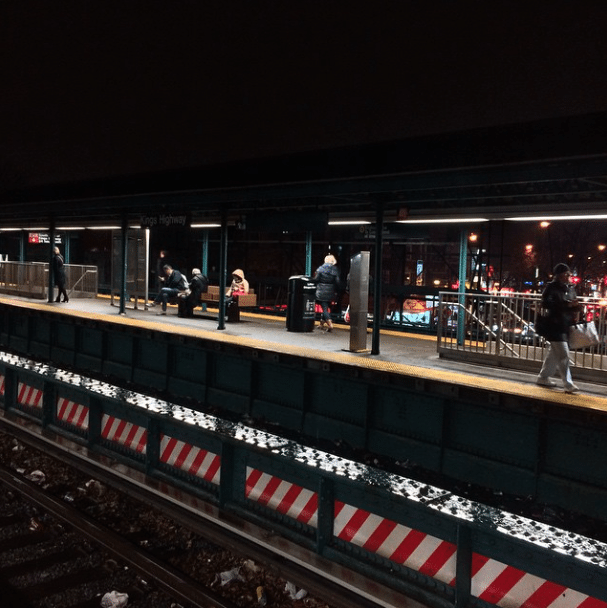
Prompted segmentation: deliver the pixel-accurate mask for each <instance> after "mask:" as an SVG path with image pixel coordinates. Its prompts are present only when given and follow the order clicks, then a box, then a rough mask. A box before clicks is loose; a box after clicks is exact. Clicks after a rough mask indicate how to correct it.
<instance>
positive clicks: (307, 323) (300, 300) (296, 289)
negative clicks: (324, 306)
mask: <svg viewBox="0 0 607 608" xmlns="http://www.w3.org/2000/svg"><path fill="white" fill-rule="evenodd" d="M315 293H316V284H315V283H313V282H312V281H311V280H310V278H309V277H306V276H303V275H299V276H294V277H289V291H288V294H287V330H288V331H300V332H303V331H314V319H315V317H316V315H315V304H316V301H315V298H314V296H315Z"/></svg>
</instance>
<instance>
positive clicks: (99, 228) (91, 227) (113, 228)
mask: <svg viewBox="0 0 607 608" xmlns="http://www.w3.org/2000/svg"><path fill="white" fill-rule="evenodd" d="M87 228H88V229H89V230H120V226H87Z"/></svg>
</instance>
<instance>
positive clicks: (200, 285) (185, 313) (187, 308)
mask: <svg viewBox="0 0 607 608" xmlns="http://www.w3.org/2000/svg"><path fill="white" fill-rule="evenodd" d="M208 288H209V279H207V277H206V276H205V275H204V274H202V272H201V271H200V269H199V268H194V269H192V278H191V280H190V288H189V289H186V290H185V291H184V292H183V293H181V294H179V305H178V306H179V308H178V315H179V316H180V317H193V316H194V309H195V308H196V306H198V304H200V296H201V295H202V294H203V293H206V292H207V291H208Z"/></svg>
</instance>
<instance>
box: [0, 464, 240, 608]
mask: <svg viewBox="0 0 607 608" xmlns="http://www.w3.org/2000/svg"><path fill="white" fill-rule="evenodd" d="M0 484H1V485H3V486H4V487H5V488H9V489H10V490H12V491H13V492H16V493H18V494H19V495H20V496H21V498H22V499H23V500H24V501H26V502H27V503H33V504H35V505H36V506H37V507H39V508H40V509H42V511H43V513H44V514H45V515H44V516H43V517H41V516H38V517H37V518H35V521H34V523H33V524H30V528H29V531H21V533H19V534H12V535H11V536H10V539H7V538H6V536H5V539H4V541H3V544H2V552H3V557H4V559H3V565H2V568H1V569H0V576H1V577H2V579H4V580H5V581H6V579H11V580H17V581H18V580H22V581H23V583H22V584H21V585H17V584H15V585H14V586H12V588H11V586H10V585H9V589H3V605H4V606H7V607H8V606H15V607H16V606H20V605H29V603H30V602H31V603H38V604H42V603H43V602H44V600H45V598H46V599H48V598H52V597H55V598H56V597H57V596H59V597H61V598H62V599H61V604H62V605H63V606H69V605H72V604H71V603H68V600H67V599H66V598H67V597H69V596H70V595H72V596H73V595H74V594H75V593H77V592H78V589H79V588H80V587H82V585H83V584H84V583H89V584H90V583H93V582H96V583H97V585H100V584H103V586H104V588H105V589H108V588H110V589H115V585H116V582H117V581H116V580H114V579H118V578H119V577H117V576H115V575H113V573H112V571H111V570H110V568H109V567H108V566H107V565H105V564H107V562H108V559H107V556H110V557H112V558H114V559H116V560H117V562H118V563H119V564H122V566H124V565H128V566H129V567H130V568H133V569H134V570H135V571H137V572H138V573H139V574H140V575H141V576H142V577H145V579H146V580H147V581H150V582H153V584H154V585H155V586H159V587H161V588H162V589H163V590H164V591H165V592H166V593H167V597H168V598H172V600H173V601H180V602H185V604H186V605H191V606H210V605H212V606H213V607H215V608H236V604H234V603H233V602H232V601H230V600H227V599H224V598H222V597H221V596H220V595H219V594H218V593H216V592H214V591H213V590H211V589H207V588H204V587H203V586H202V585H200V584H198V583H196V582H195V581H193V580H191V579H190V578H189V577H187V576H185V575H183V574H182V573H180V572H178V571H177V570H176V569H175V568H174V567H172V566H171V565H170V564H168V563H167V562H166V561H164V560H162V559H161V558H159V557H156V556H154V555H152V554H150V552H149V551H146V550H143V549H142V548H141V547H140V546H139V545H138V544H136V543H134V542H129V540H128V539H125V537H124V536H123V535H121V534H117V533H116V532H114V531H113V530H112V529H111V528H109V527H108V526H104V525H102V524H100V523H99V522H98V521H95V520H94V519H93V518H91V517H89V516H87V515H86V514H84V513H82V512H81V511H80V510H78V509H76V508H75V507H73V506H71V505H70V504H68V503H66V502H65V500H63V499H58V498H56V497H54V496H52V495H50V494H49V492H47V491H46V490H44V489H42V488H41V487H39V486H38V485H37V484H36V483H33V482H31V481H28V480H27V479H25V478H23V477H22V476H18V475H15V474H14V473H12V472H11V471H10V470H8V469H6V468H5V467H0ZM22 512H23V510H22ZM48 515H50V516H51V517H54V518H57V519H58V520H60V521H61V522H63V523H64V524H65V525H66V527H64V528H60V527H58V526H55V527H54V531H55V532H56V531H57V530H59V532H56V533H55V534H49V533H46V532H38V530H37V529H41V528H44V527H45V524H43V523H40V522H41V521H43V520H47V517H48ZM18 520H19V516H18V515H12V516H9V517H5V518H4V519H3V520H2V528H8V527H9V526H13V525H14V523H15V521H18ZM32 528H33V529H32ZM75 535H76V536H75ZM67 536H72V537H74V536H75V537H74V538H70V539H69V540H68V541H67V543H66V537H67ZM83 539H85V540H86V541H91V542H92V543H94V544H95V545H96V546H98V547H100V548H102V550H103V552H104V554H105V556H106V557H104V561H103V562H100V561H99V557H98V556H96V557H95V559H91V557H88V558H87V559H83V556H85V555H86V554H87V553H89V554H90V553H92V552H90V551H87V550H86V549H83V548H82V543H83ZM51 540H52V541H53V543H54V544H55V545H56V546H59V545H60V546H61V549H60V550H59V549H57V550H56V551H55V550H53V549H52V548H49V547H47V546H43V545H44V544H45V543H48V542H49V541H51ZM138 540H139V544H141V538H140V539H138ZM33 544H38V545H40V553H41V555H43V557H42V558H38V559H34V560H25V561H20V559H19V558H17V559H16V560H15V563H14V564H11V565H8V564H7V562H8V561H9V560H8V557H7V553H8V552H9V550H10V549H11V548H13V549H14V548H17V547H23V546H29V552H30V554H31V553H33V551H32V547H31V546H32V545H33ZM66 544H67V545H68V548H65V545H66ZM21 559H22V558H21ZM59 566H61V567H62V570H63V572H62V573H61V575H60V576H57V575H56V574H55V575H53V572H54V571H56V570H57V568H58V567H59ZM114 570H118V568H114ZM33 572H35V573H36V574H35V576H32V573H33ZM24 579H25V580H24ZM122 579H123V580H122V581H120V582H119V583H118V584H119V585H121V587H120V588H121V593H126V594H127V595H128V596H129V601H130V605H137V602H136V600H137V599H138V598H141V597H142V596H145V594H146V592H149V590H147V589H145V587H147V583H146V584H145V585H141V582H140V581H134V582H133V583H130V584H129V583H128V582H125V581H124V576H123V577H122ZM26 582H27V585H26ZM137 583H139V587H138V586H137ZM141 587H144V588H141ZM86 599H90V600H92V601H91V602H90V604H91V605H93V604H94V605H99V598H98V597H97V598H95V597H93V598H84V599H82V600H78V605H83V603H85V601H86ZM134 601H135V603H134ZM140 605H145V600H144V601H142V602H140ZM166 605H167V606H170V605H171V601H170V599H169V601H167V603H166Z"/></svg>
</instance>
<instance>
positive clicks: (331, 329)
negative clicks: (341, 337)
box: [327, 319, 333, 331]
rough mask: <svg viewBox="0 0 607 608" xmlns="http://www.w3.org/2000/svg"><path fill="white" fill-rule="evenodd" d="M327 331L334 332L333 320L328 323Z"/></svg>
mask: <svg viewBox="0 0 607 608" xmlns="http://www.w3.org/2000/svg"><path fill="white" fill-rule="evenodd" d="M327 331H333V321H331V319H329V320H328V321H327Z"/></svg>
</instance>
